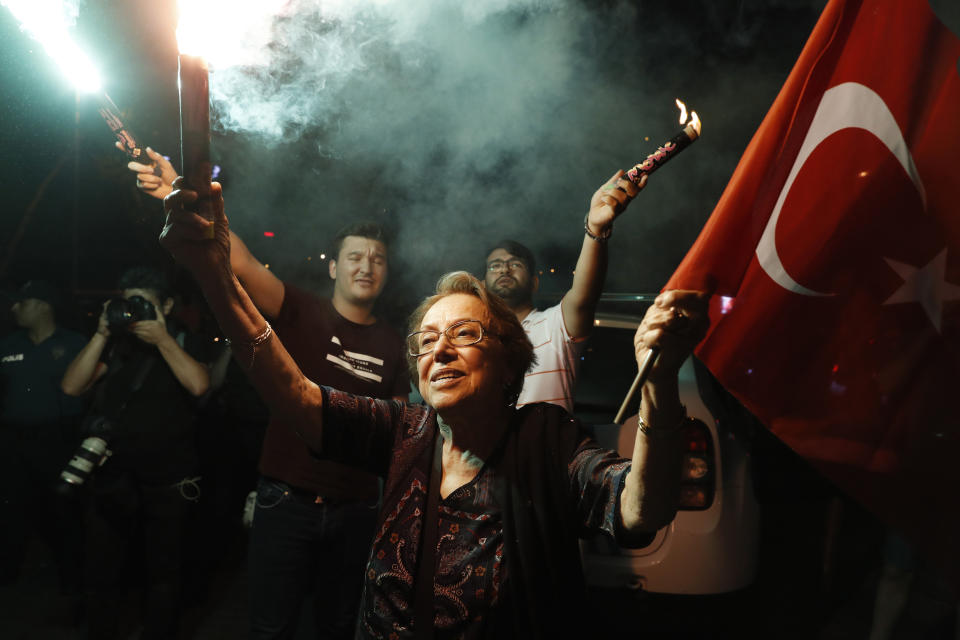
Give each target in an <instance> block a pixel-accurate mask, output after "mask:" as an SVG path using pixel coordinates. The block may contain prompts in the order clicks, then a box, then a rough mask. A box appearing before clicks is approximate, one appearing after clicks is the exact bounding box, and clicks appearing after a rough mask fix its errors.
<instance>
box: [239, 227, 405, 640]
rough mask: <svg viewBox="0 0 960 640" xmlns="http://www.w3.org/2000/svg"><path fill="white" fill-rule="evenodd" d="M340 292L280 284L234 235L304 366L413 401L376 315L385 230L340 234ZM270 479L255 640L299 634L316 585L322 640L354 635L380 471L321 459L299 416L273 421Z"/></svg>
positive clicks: (319, 375) (254, 603)
mask: <svg viewBox="0 0 960 640" xmlns="http://www.w3.org/2000/svg"><path fill="white" fill-rule="evenodd" d="M333 255H334V256H336V257H335V259H333V260H331V261H330V264H329V273H330V277H331V278H332V279H333V280H334V291H333V297H332V298H331V299H327V298H321V297H319V296H316V295H314V294H311V293H308V292H306V291H304V290H302V289H300V288H298V287H296V286H293V285H291V284H289V283H286V282H282V281H280V280H279V279H278V278H277V277H276V276H275V275H273V273H272V272H271V271H269V270H268V269H267V268H266V267H264V266H263V265H262V264H261V263H260V262H259V261H257V260H256V258H254V257H253V256H252V255H251V254H250V252H249V250H247V248H246V246H245V245H244V244H243V242H242V241H241V240H240V238H239V237H237V236H236V235H235V234H231V256H230V261H231V263H232V265H233V269H234V272H235V273H236V274H237V277H238V278H239V279H240V281H241V283H242V284H243V286H244V288H245V289H246V291H247V293H248V294H249V295H250V298H251V299H252V300H253V302H254V303H255V304H256V305H257V307H258V308H259V309H260V311H261V312H262V313H263V314H264V315H265V316H266V317H267V318H268V319H270V321H271V323H272V325H273V329H274V331H276V333H277V335H279V336H280V337H281V338H282V339H283V342H284V345H286V346H287V349H288V350H289V352H290V354H291V355H292V356H293V358H294V360H295V361H296V363H297V365H298V366H299V367H300V369H301V370H302V371H303V373H304V374H305V375H306V376H307V377H309V378H310V379H311V380H313V381H315V382H317V383H319V384H325V385H329V386H332V387H336V388H338V389H343V390H348V391H350V392H351V393H355V394H361V395H366V396H373V397H377V398H391V397H395V398H400V399H406V394H407V392H408V390H409V382H408V374H407V367H406V359H405V355H404V346H403V345H404V343H403V339H402V338H401V337H400V336H399V335H398V334H397V333H396V332H395V331H394V330H393V329H392V328H391V327H389V326H388V325H387V324H386V323H385V322H384V321H383V320H380V319H378V318H376V317H375V316H374V315H373V305H374V303H375V302H376V299H377V296H379V295H380V292H381V291H382V290H383V285H384V284H385V282H386V276H387V246H386V243H385V240H384V235H383V232H382V230H381V229H380V227H378V226H376V225H374V224H369V223H364V224H356V225H352V226H349V227H347V228H345V229H343V230H342V231H341V232H340V233H339V234H338V235H337V238H336V242H335V251H334V254H333ZM260 472H261V474H262V478H261V480H260V483H259V485H258V487H257V502H256V510H255V512H254V517H253V528H252V531H251V536H250V547H249V569H250V614H251V625H252V637H253V638H257V639H260V638H292V637H293V636H294V633H295V632H296V628H297V622H298V619H299V611H300V607H301V606H302V604H303V603H304V599H305V597H306V596H307V595H308V594H309V593H311V591H312V600H313V603H314V611H315V625H316V629H317V637H319V638H352V637H353V632H354V628H355V626H356V619H357V612H358V608H359V602H360V592H361V590H362V584H363V570H364V566H365V563H366V559H367V554H368V553H369V550H370V542H371V540H372V539H373V529H374V526H375V519H376V513H377V502H378V498H379V484H378V481H377V478H376V477H375V476H373V475H371V474H368V473H366V472H364V471H361V470H359V469H355V468H352V467H347V466H344V465H341V464H337V463H334V462H330V461H328V460H322V459H317V458H316V457H314V456H313V455H312V454H311V453H310V451H309V450H308V448H307V446H306V445H305V444H304V443H303V441H302V440H301V439H300V438H299V436H297V434H296V431H295V429H294V426H293V425H290V424H285V423H283V422H282V421H280V420H277V419H275V418H273V419H271V421H270V424H269V426H268V427H267V433H266V437H265V438H264V442H263V451H262V454H261V457H260Z"/></svg>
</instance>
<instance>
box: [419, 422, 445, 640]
mask: <svg viewBox="0 0 960 640" xmlns="http://www.w3.org/2000/svg"><path fill="white" fill-rule="evenodd" d="M434 441H435V444H434V447H433V465H432V467H431V469H430V486H429V488H428V489H427V506H426V511H424V512H423V531H422V533H421V535H420V542H421V543H422V544H421V545H420V553H419V556H420V565H419V566H418V567H417V581H416V582H415V583H414V585H415V586H414V589H415V591H414V600H413V634H414V637H415V638H416V639H417V640H428V639H429V638H433V636H434V629H433V580H434V573H435V572H436V567H437V538H438V537H439V529H440V522H439V520H440V481H441V480H442V479H443V438H442V437H441V436H440V430H439V429H438V430H437V433H436V434H435V435H434Z"/></svg>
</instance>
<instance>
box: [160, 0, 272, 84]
mask: <svg viewBox="0 0 960 640" xmlns="http://www.w3.org/2000/svg"><path fill="white" fill-rule="evenodd" d="M177 4H178V6H179V10H180V19H179V22H178V24H177V46H178V48H179V49H180V53H181V54H184V55H190V56H202V57H203V58H205V59H206V60H207V62H208V63H209V64H210V66H211V67H212V68H213V69H225V68H227V67H230V66H235V65H251V64H257V63H260V62H262V60H260V58H262V56H263V53H262V52H263V51H264V50H265V48H266V45H267V44H268V43H269V38H270V36H271V33H270V29H269V26H270V24H271V23H272V21H273V18H274V17H275V16H278V15H282V14H283V13H284V10H290V7H289V5H290V2H289V0H179V1H178V3H177Z"/></svg>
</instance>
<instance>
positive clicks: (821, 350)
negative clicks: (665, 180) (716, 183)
mask: <svg viewBox="0 0 960 640" xmlns="http://www.w3.org/2000/svg"><path fill="white" fill-rule="evenodd" d="M958 61H960V40H958V38H957V37H956V36H955V35H954V34H952V33H951V32H950V31H949V30H948V29H947V28H946V27H945V26H944V25H943V24H941V23H940V22H939V21H938V20H937V18H936V16H935V15H934V14H933V13H932V12H931V10H930V7H929V6H928V4H927V2H926V1H925V0H899V1H898V2H889V1H888V0H831V1H830V2H829V4H828V5H827V7H826V9H825V10H824V12H823V15H822V16H821V18H820V20H819V22H818V23H817V26H816V27H815V29H814V31H813V34H812V35H811V36H810V39H809V41H808V42H807V44H806V46H805V47H804V50H803V52H802V53H801V55H800V58H799V60H798V61H797V64H796V66H795V67H794V69H793V71H792V72H791V73H790V76H789V78H788V79H787V81H786V84H785V85H784V86H783V89H782V90H781V91H780V94H779V96H778V97H777V99H776V101H775V102H774V104H773V106H772V107H771V109H770V111H769V113H768V114H767V116H766V118H764V121H763V123H762V124H761V125H760V128H759V129H758V131H757V133H756V134H755V135H754V137H753V140H752V141H751V142H750V145H749V146H748V147H747V150H746V152H745V153H744V155H743V157H742V159H741V160H740V164H739V165H738V167H737V169H736V171H735V172H734V174H733V177H732V178H731V180H730V183H729V185H728V186H727V188H726V190H725V191H724V193H723V195H722V197H721V198H720V201H719V202H718V204H717V207H716V209H715V210H714V212H713V215H712V217H711V218H710V220H709V221H708V222H707V224H706V226H705V227H704V229H703V231H702V232H701V234H700V237H699V238H698V239H697V241H696V242H695V243H694V245H693V247H692V248H691V250H690V252H689V253H688V254H687V256H686V257H685V258H684V260H683V262H682V263H681V265H680V267H679V268H678V270H677V271H676V273H675V274H674V275H673V277H672V278H671V279H670V282H669V283H668V284H667V287H666V288H668V289H670V288H684V289H696V288H704V287H705V286H706V284H707V282H710V281H715V282H716V285H717V293H718V296H717V297H716V298H715V299H714V303H713V304H712V307H711V317H712V321H713V324H712V327H711V330H710V333H709V334H708V336H707V338H706V339H705V341H704V342H703V343H702V344H701V345H700V346H699V348H698V352H697V353H698V355H699V356H700V358H701V359H702V360H703V361H704V362H705V363H706V365H707V366H708V367H709V368H710V370H711V371H712V372H713V373H714V375H716V377H717V378H718V379H719V380H720V381H721V382H722V383H723V384H724V385H725V386H726V387H727V389H729V390H730V391H731V392H732V393H733V394H734V395H736V396H737V397H738V398H739V399H740V400H741V402H743V403H744V405H745V406H747V408H749V409H750V410H751V411H752V412H753V413H754V414H755V415H756V416H757V417H758V418H760V420H761V421H762V422H764V424H766V425H767V426H768V427H769V428H770V429H771V430H772V431H773V432H774V433H775V434H776V435H777V436H778V437H780V438H781V439H782V440H783V441H784V442H786V443H787V444H788V445H789V446H790V447H792V448H793V449H794V450H795V451H797V452H798V453H800V454H801V455H803V456H804V457H805V458H807V459H808V460H810V461H811V462H812V463H813V464H814V465H815V466H817V467H818V468H819V469H820V470H821V471H822V472H823V473H824V474H825V475H826V476H827V477H829V478H830V479H832V480H833V481H834V482H835V483H836V484H837V485H838V486H839V487H840V488H841V489H843V490H844V491H845V492H847V493H848V494H850V495H851V496H853V497H854V498H856V499H858V500H859V501H861V502H862V503H863V504H864V505H865V506H867V507H868V508H870V509H871V510H873V511H874V512H875V513H876V514H878V515H879V516H880V517H882V518H883V519H885V520H886V521H887V522H888V523H889V524H891V525H892V526H894V527H895V528H897V529H899V530H901V531H902V532H903V533H905V534H906V535H907V536H908V537H910V538H911V539H912V540H913V541H914V542H915V543H916V544H917V545H918V546H919V549H920V550H921V551H925V552H930V553H936V554H937V555H938V556H939V558H938V561H942V562H943V565H942V566H944V567H945V568H946V569H947V570H948V572H949V573H950V574H952V576H953V577H954V578H956V577H957V576H960V554H958V552H957V548H958V545H957V541H958V540H960V508H958V505H960V501H958V496H960V491H958V490H960V187H958V184H960V75H958ZM705 120H708V119H706V118H705ZM706 124H708V125H709V122H707V123H706Z"/></svg>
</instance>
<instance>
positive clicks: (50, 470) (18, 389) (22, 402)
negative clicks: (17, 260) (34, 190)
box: [0, 280, 85, 594]
mask: <svg viewBox="0 0 960 640" xmlns="http://www.w3.org/2000/svg"><path fill="white" fill-rule="evenodd" d="M60 302H61V296H60V292H59V290H57V288H56V287H54V286H53V285H51V284H50V283H47V282H44V281H40V280H31V281H29V282H27V283H26V284H25V285H24V286H23V287H22V288H21V289H20V290H19V291H18V292H17V294H15V295H14V302H13V306H12V308H11V310H12V311H13V315H14V319H15V320H16V323H17V325H18V326H19V327H20V329H19V330H17V331H15V332H13V333H11V334H10V335H8V336H5V337H4V338H3V339H2V340H0V441H2V442H3V445H2V446H0V523H3V524H2V525H0V581H12V580H13V579H15V578H16V577H17V574H18V572H19V569H20V565H21V562H22V559H23V555H24V551H25V548H26V543H27V540H28V534H29V533H30V532H31V531H33V532H36V533H37V534H38V535H39V536H40V537H41V538H42V539H43V540H44V541H45V542H47V543H48V544H49V545H50V547H51V549H52V550H53V552H54V558H55V560H56V563H57V568H58V570H59V578H60V589H61V591H62V592H64V593H68V594H72V593H77V594H79V588H80V556H81V552H80V548H79V543H78V539H77V536H75V535H74V534H73V531H72V530H71V528H72V527H73V526H75V523H73V522H71V516H72V515H74V514H71V513H70V512H69V511H68V507H69V506H70V505H69V504H67V503H64V502H62V501H59V500H58V499H57V497H56V496H55V495H54V492H53V487H54V483H55V481H56V479H57V476H58V474H59V473H60V470H61V469H62V468H63V466H64V465H65V464H66V462H67V460H69V459H70V454H71V453H72V452H73V448H74V447H75V446H76V445H77V432H76V427H77V423H78V421H79V417H80V415H81V413H82V411H83V402H82V401H81V400H80V399H79V398H72V397H70V396H68V395H66V394H64V393H63V392H62V391H61V390H60V379H61V378H62V377H63V372H64V371H65V370H66V368H67V365H68V364H69V363H70V361H71V360H73V358H74V356H76V355H77V353H78V352H79V351H80V349H81V348H83V345H84V342H85V340H84V338H83V336H81V335H80V334H79V333H76V332H74V331H70V330H68V329H64V328H62V327H59V326H57V323H56V311H57V307H59V306H60Z"/></svg>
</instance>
